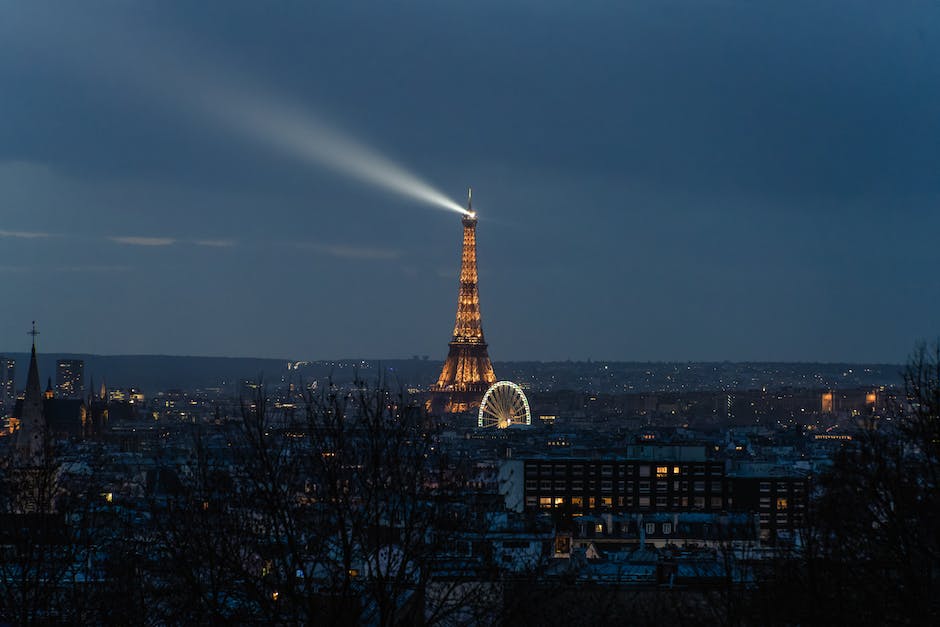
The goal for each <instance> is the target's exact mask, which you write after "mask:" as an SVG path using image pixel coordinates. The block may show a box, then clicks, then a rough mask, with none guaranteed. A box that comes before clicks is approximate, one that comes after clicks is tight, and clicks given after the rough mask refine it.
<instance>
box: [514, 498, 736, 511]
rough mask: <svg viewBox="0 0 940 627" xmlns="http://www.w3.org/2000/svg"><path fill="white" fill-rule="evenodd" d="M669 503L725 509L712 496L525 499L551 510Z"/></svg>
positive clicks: (729, 504)
mask: <svg viewBox="0 0 940 627" xmlns="http://www.w3.org/2000/svg"><path fill="white" fill-rule="evenodd" d="M670 503H671V505H672V507H678V508H682V509H688V508H689V507H691V508H692V509H706V507H707V508H709V509H725V501H724V499H722V498H721V497H720V496H712V497H709V498H706V497H704V496H695V497H688V496H674V497H672V499H670V498H669V497H666V496H657V497H655V498H653V497H649V496H641V497H639V498H634V497H633V496H618V497H616V498H614V497H612V496H602V497H594V496H589V497H587V498H585V497H582V496H572V497H567V496H539V497H536V496H527V497H526V506H527V507H536V506H538V507H540V508H542V509H551V508H553V507H565V506H571V507H573V508H575V509H579V508H584V507H587V508H588V509H596V508H598V507H600V508H604V509H610V508H613V507H615V506H616V507H639V508H641V509H642V508H646V507H653V506H654V505H655V507H658V508H659V507H669V506H670ZM731 505H732V502H731V499H728V502H727V507H731Z"/></svg>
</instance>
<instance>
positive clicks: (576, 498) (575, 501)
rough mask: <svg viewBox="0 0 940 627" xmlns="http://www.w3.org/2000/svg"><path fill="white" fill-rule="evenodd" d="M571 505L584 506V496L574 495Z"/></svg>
mask: <svg viewBox="0 0 940 627" xmlns="http://www.w3.org/2000/svg"><path fill="white" fill-rule="evenodd" d="M571 505H572V506H573V507H584V497H582V496H572V497H571Z"/></svg>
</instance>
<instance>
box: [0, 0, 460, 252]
mask: <svg viewBox="0 0 940 627" xmlns="http://www.w3.org/2000/svg"><path fill="white" fill-rule="evenodd" d="M51 15H54V16H55V18H56V19H51V17H50V16H51ZM122 15H123V17H122ZM34 19H36V21H38V22H41V23H42V24H43V29H42V31H41V35H42V37H37V36H36V33H28V32H24V31H25V29H23V28H16V25H15V24H14V25H6V24H5V23H4V22H3V21H2V20H0V45H2V44H3V43H5V40H10V41H15V42H17V43H18V45H20V46H25V48H26V49H27V50H29V51H31V53H34V54H37V55H41V56H49V57H50V58H52V59H54V60H55V62H56V63H60V64H62V63H64V64H68V65H69V66H72V67H75V68H77V69H79V70H80V71H82V72H84V73H87V74H90V75H92V76H96V77H98V78H99V79H102V80H106V81H113V80H114V79H115V78H118V79H119V80H122V81H125V82H127V83H128V84H132V85H135V86H136V87H137V88H138V89H139V90H140V91H141V93H144V94H147V95H148V97H149V98H150V99H152V100H153V101H162V102H165V103H167V104H171V105H172V106H175V107H176V108H177V109H178V110H180V111H183V112H186V113H188V114H190V115H191V114H196V115H197V116H198V117H199V119H200V121H201V122H204V123H210V124H216V125H218V126H221V127H223V128H224V129H225V130H227V131H229V132H232V133H235V134H238V135H241V136H242V137H244V138H247V139H251V140H252V141H255V142H257V143H260V144H263V145H266V146H268V147H269V148H272V149H275V150H277V151H279V152H282V153H284V154H288V155H291V156H293V157H294V158H297V159H300V160H301V161H304V162H306V163H312V164H315V165H317V166H320V167H325V168H328V169H331V170H333V171H334V172H337V173H340V174H343V175H345V176H348V177H350V178H352V179H355V180H357V181H360V182H363V183H367V184H370V185H372V186H375V187H377V188H380V189H384V190H387V191H390V192H394V193H396V194H398V195H401V196H403V197H406V198H410V199H412V200H415V201H418V202H420V203H422V204H425V205H430V206H432V207H438V208H441V209H447V210H450V211H455V212H457V213H460V214H462V215H468V213H469V212H468V210H467V209H465V208H464V207H462V206H461V205H460V204H459V203H457V202H454V200H452V199H451V198H449V197H448V196H447V195H446V194H444V193H443V192H441V191H440V190H438V189H437V188H435V187H434V186H433V185H431V184H430V183H428V182H427V181H425V180H423V179H421V178H420V177H419V176H417V175H416V174H414V173H413V172H411V171H409V170H408V169H407V168H405V167H404V166H402V165H401V164H399V163H396V162H395V161H393V160H391V159H389V158H388V157H387V156H385V155H383V154H381V153H380V152H379V151H377V150H376V149H375V148H373V147H371V146H367V145H365V144H364V143H362V142H360V141H358V140H356V139H354V138H352V137H351V136H349V134H348V133H344V132H342V131H340V130H339V129H338V128H337V127H336V125H335V124H331V123H328V122H327V121H326V120H324V119H323V118H322V117H320V116H317V115H316V114H315V113H313V112H311V111H310V110H309V108H307V107H301V106H298V105H294V104H291V103H290V102H289V101H287V100H285V99H283V98H278V97H277V96H276V95H275V94H274V92H273V90H271V89H269V88H268V87H267V86H265V85H263V84H259V83H256V82H254V81H253V80H252V78H251V77H250V76H245V75H240V74H239V73H238V72H235V71H232V69H231V66H230V64H227V63H226V64H219V63H212V62H209V61H208V60H207V57H208V56H209V55H206V54H203V52H204V51H200V50H196V49H186V48H185V44H181V43H180V42H179V41H177V40H176V39H175V38H174V39H173V46H167V42H166V41H165V40H157V39H155V38H154V37H153V35H152V34H150V33H149V32H144V31H141V30H139V23H137V22H136V21H135V20H134V19H133V18H132V17H130V16H128V15H126V14H120V13H119V14H118V15H117V16H113V17H112V19H114V20H116V22H115V23H114V24H112V26H111V28H107V29H104V30H105V31H106V33H107V36H106V37H103V38H101V39H100V40H99V39H95V40H92V39H91V38H90V37H88V36H87V35H86V34H85V33H86V32H95V33H98V32H100V31H101V30H102V26H101V24H100V19H99V18H98V17H97V16H96V17H95V19H94V20H92V19H91V18H90V17H89V16H88V15H86V13H85V12H74V13H71V14H68V19H63V18H62V16H61V14H60V12H59V10H56V11H54V12H53V11H51V10H43V11H40V12H39V13H38V14H37V16H34ZM76 23H77V24H80V25H84V28H77V27H75V24H76ZM66 24H67V25H68V26H67V27H66V26H65V25H66ZM148 28H149V27H148ZM50 29H51V30H50ZM43 38H48V40H46V39H43ZM43 41H46V43H47V44H48V45H43ZM63 42H64V43H63ZM63 51H67V55H65V56H61V53H62V52H63ZM127 243H129V242H127ZM138 243H140V242H138Z"/></svg>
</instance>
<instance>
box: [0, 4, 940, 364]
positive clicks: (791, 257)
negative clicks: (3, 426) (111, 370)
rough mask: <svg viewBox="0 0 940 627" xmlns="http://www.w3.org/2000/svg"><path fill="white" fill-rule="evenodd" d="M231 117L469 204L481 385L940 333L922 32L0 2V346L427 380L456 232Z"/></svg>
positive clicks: (873, 23) (936, 67)
mask: <svg viewBox="0 0 940 627" xmlns="http://www.w3.org/2000/svg"><path fill="white" fill-rule="evenodd" d="M249 100H252V101H253V100H258V101H261V102H273V103H279V104H281V105H284V106H285V107H290V108H291V110H294V111H300V112H304V113H305V114H306V113H309V115H311V116H316V117H317V118H318V119H319V120H321V121H328V123H329V124H330V125H331V126H333V127H335V128H337V129H342V130H343V131H344V132H345V133H347V134H348V135H350V136H352V137H355V138H356V139H357V140H358V141H360V142H362V143H364V144H367V145H368V146H371V147H373V148H374V149H375V150H378V151H380V152H381V153H382V154H384V155H385V156H387V157H388V158H389V159H391V160H393V161H395V162H396V163H399V164H401V165H402V166H403V167H404V168H406V169H407V170H409V171H411V172H414V173H416V174H417V175H418V176H420V177H421V178H422V179H424V180H426V181H428V182H430V183H431V184H432V185H434V186H435V187H436V188H438V189H440V190H442V191H444V192H445V193H446V194H447V195H449V196H450V197H452V198H454V199H455V200H457V201H458V202H463V198H464V197H465V194H466V187H467V185H473V188H474V208H475V209H477V210H478V211H479V212H480V223H479V227H478V242H479V270H480V294H481V302H482V312H483V326H484V330H485V333H486V337H487V340H488V342H489V344H490V355H491V357H492V358H493V359H494V360H496V361H500V360H518V359H568V358H570V359H586V358H589V357H590V358H593V359H595V360H597V359H616V360H726V359H727V360H765V361H879V362H901V361H903V360H904V358H905V357H906V355H907V354H908V353H909V352H910V350H911V349H912V348H913V347H914V344H915V343H916V342H917V341H918V340H923V339H933V338H935V337H937V335H938V334H940V246H938V239H940V4H938V3H936V2H933V1H927V0H924V1H920V2H918V1H914V0H911V1H909V2H885V1H884V0H871V1H865V0H845V1H841V2H826V1H821V0H812V1H810V0H807V1H801V0H789V1H787V2H759V1H750V0H746V1H745V0H738V1H730V0H729V1H719V0H648V1H634V2H593V3H592V2H576V3H567V2H565V3H563V2H546V1H544V0H543V1H531V2H508V3H507V2H474V3H470V2H440V1H430V0H429V1H426V2H425V1H420V2H395V3H385V2H374V3H367V4H366V3H356V2H349V1H348V0H347V1H340V2H309V1H304V2H269V3H260V2H233V1H232V0H225V1H224V2H223V1H219V2H178V3H175V2H166V1H161V2H130V1H128V2H82V3H65V2H55V3H49V4H45V3H43V2H34V1H32V0H30V1H25V0H24V1H20V2H12V1H7V0H0V280H2V282H3V283H2V284H3V290H2V292H3V307H2V308H0V350H5V351H21V350H24V349H26V348H27V347H28V342H29V338H28V336H27V335H26V331H27V330H28V328H29V321H30V320H33V319H36V320H38V321H39V325H40V330H41V331H42V335H41V336H40V338H39V339H40V349H41V350H43V351H45V352H50V353H51V352H93V353H104V354H133V353H160V354H190V355H233V356H234V355H243V356H259V357H289V358H297V359H326V358H342V357H369V358H383V357H384V358H389V357H407V356H410V355H413V354H418V355H425V354H427V355H430V356H431V357H432V358H436V359H440V358H443V356H444V355H445V354H446V350H447V342H448V341H449V339H450V334H451V332H452V330H453V320H454V312H455V308H456V296H457V271H458V266H459V254H460V249H459V247H460V238H461V226H460V220H459V215H458V214H456V213H453V212H449V211H446V210H441V209H438V208H432V207H429V206H427V205H424V204H422V203H420V202H417V201H415V200H411V199H408V198H404V197H402V196H400V195H396V194H393V193H390V192H388V191H385V190H383V189H380V188H377V187H375V186H368V185H365V184H363V183H362V182H361V181H358V180H355V179H353V178H350V177H348V176H345V175H343V174H342V173H341V172H337V171H335V170H332V169H330V168H326V167H322V166H320V165H317V164H315V163H311V162H309V161H305V160H304V159H300V158H298V157H297V155H296V154H292V153H291V152H290V151H285V150H280V149H278V148H277V146H274V145H271V144H267V143H265V142H264V141H259V140H258V139H257V137H253V136H251V135H250V134H246V133H244V132H241V131H240V130H239V129H238V128H236V126H235V125H234V123H233V122H232V121H231V116H230V115H227V112H228V111H229V110H230V107H229V105H230V104H231V106H232V107H237V105H238V103H241V102H247V101H249ZM278 111H280V109H279V110H278ZM272 115H274V114H272ZM274 117H278V116H277V115H274Z"/></svg>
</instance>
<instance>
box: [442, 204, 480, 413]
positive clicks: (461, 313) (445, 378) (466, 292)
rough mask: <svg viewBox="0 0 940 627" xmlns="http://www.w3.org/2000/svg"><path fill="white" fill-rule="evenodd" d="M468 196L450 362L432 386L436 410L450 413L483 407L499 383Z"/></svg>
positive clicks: (472, 215) (474, 219)
mask: <svg viewBox="0 0 940 627" xmlns="http://www.w3.org/2000/svg"><path fill="white" fill-rule="evenodd" d="M471 193H472V192H468V194H467V212H468V213H467V214H466V215H465V216H464V218H463V257H462V260H461V265H460V290H459V291H458V293H457V322H456V323H455V324H454V338H453V339H452V340H451V342H450V350H449V351H448V353H447V360H446V361H445V362H444V367H443V368H442V369H441V376H440V377H438V379H437V383H436V384H434V385H432V386H431V392H433V393H434V395H433V402H432V406H433V407H435V408H437V409H442V410H443V411H444V412H446V413H457V412H462V411H468V410H470V409H472V408H473V407H475V406H479V405H480V401H481V400H482V399H483V394H484V392H486V390H487V388H488V387H489V386H490V385H492V384H493V383H496V374H495V373H494V372H493V364H492V363H490V356H489V354H488V353H487V352H486V340H484V339H483V323H482V322H481V320H480V294H479V292H478V291H477V215H476V213H474V211H473V208H472V203H471V201H472V197H471Z"/></svg>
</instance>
